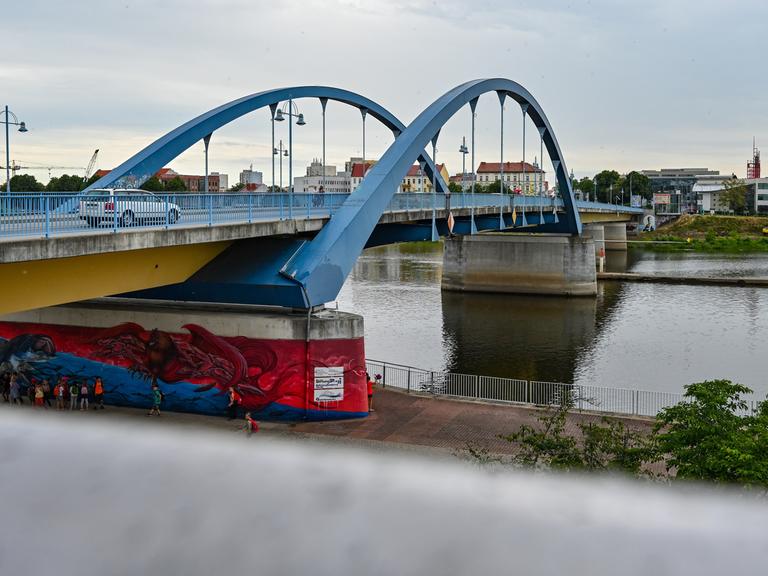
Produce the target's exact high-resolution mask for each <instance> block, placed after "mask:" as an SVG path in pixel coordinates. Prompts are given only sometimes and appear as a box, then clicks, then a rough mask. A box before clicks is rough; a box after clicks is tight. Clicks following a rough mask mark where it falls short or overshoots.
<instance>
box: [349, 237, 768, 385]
mask: <svg viewBox="0 0 768 576" xmlns="http://www.w3.org/2000/svg"><path fill="white" fill-rule="evenodd" d="M608 270H611V271H630V272H654V273H659V274H669V273H674V274H690V275H704V276H762V277H768V255H766V254H760V255H738V256H730V255H727V256H723V255H712V254H700V253H682V254H681V253H654V252H646V251H642V250H630V251H629V252H628V253H621V252H618V253H614V252H609V253H608ZM441 271H442V244H429V243H419V244H400V245H393V246H385V247H380V248H373V249H369V250H366V251H365V252H364V253H363V254H362V255H361V257H360V258H359V260H358V262H357V264H356V266H355V268H354V270H353V272H352V274H351V275H350V276H349V278H348V279H347V282H346V283H345V285H344V287H343V289H342V291H341V293H340V295H339V298H338V304H339V307H340V308H341V309H343V310H346V311H349V312H355V313H358V314H362V315H363V316H364V317H365V337H366V355H367V356H368V358H374V359H377V360H385V361H389V362H396V363H400V364H407V365H411V366H416V367H420V368H427V369H431V370H449V371H452V372H461V373H467V374H481V375H488V376H502V377H509V378H521V379H527V380H543V381H551V382H567V383H575V384H592V385H596V386H607V387H616V388H633V389H640V390H659V391H669V392H679V391H681V390H682V387H683V385H685V384H689V383H691V382H699V381H702V380H708V379H714V378H727V379H730V380H733V381H735V382H740V383H742V384H745V385H747V386H749V387H750V388H753V389H754V390H755V391H756V392H757V393H759V394H760V395H761V396H764V395H765V394H766V393H768V381H767V380H766V378H765V374H764V369H765V364H764V360H765V359H764V358H763V357H762V355H763V354H766V352H768V350H767V349H766V342H768V314H767V312H768V289H766V288H750V287H719V286H684V285H664V284H634V283H620V282H601V283H599V284H598V296H597V298H559V297H550V296H541V297H537V296H510V295H500V294H462V293H455V292H441V290H440V275H441Z"/></svg>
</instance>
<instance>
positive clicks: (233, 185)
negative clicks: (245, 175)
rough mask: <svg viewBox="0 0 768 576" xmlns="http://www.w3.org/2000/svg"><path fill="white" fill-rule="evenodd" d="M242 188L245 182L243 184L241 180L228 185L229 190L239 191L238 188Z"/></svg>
mask: <svg viewBox="0 0 768 576" xmlns="http://www.w3.org/2000/svg"><path fill="white" fill-rule="evenodd" d="M243 188H245V184H243V183H242V182H237V183H236V184H232V186H230V187H229V191H230V192H240V190H242V189H243Z"/></svg>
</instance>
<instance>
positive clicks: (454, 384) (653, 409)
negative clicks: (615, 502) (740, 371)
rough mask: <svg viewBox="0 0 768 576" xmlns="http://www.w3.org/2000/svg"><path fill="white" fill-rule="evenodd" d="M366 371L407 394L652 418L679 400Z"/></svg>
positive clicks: (376, 367)
mask: <svg viewBox="0 0 768 576" xmlns="http://www.w3.org/2000/svg"><path fill="white" fill-rule="evenodd" d="M366 365H367V370H368V373H369V374H370V375H371V376H372V377H373V375H375V374H380V375H381V385H382V386H384V387H392V388H398V389H401V390H405V391H407V392H409V393H410V392H417V393H426V394H432V395H435V396H454V397H459V398H469V399H473V400H481V401H483V400H484V401H493V402H511V403H518V404H530V405H535V406H549V405H553V404H561V403H562V402H563V401H564V400H565V399H566V398H570V399H572V400H573V402H574V405H575V408H577V409H579V410H587V411H594V412H611V413H615V414H627V415H635V416H655V415H656V414H658V412H659V411H660V410H661V409H662V408H666V407H668V406H673V405H675V404H677V403H679V402H683V401H685V397H684V396H683V394H682V393H679V392H656V391H651V390H631V389H628V388H604V387H601V386H590V385H580V384H564V383H562V382H540V381H536V380H518V379H515V378H498V377H495V376H476V375H473V374H454V373H451V372H439V371H431V370H424V369H421V368H415V367H413V366H405V365H402V364H393V363H390V362H382V361H380V360H366ZM758 402H759V400H758V399H756V398H748V399H747V410H746V411H745V413H749V412H753V411H754V410H755V409H756V407H757V404H758Z"/></svg>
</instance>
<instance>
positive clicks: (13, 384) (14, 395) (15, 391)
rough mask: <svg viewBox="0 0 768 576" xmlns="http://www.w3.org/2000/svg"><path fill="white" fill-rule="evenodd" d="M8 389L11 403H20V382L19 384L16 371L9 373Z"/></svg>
mask: <svg viewBox="0 0 768 576" xmlns="http://www.w3.org/2000/svg"><path fill="white" fill-rule="evenodd" d="M8 391H9V394H10V397H11V404H12V405H13V404H18V405H21V384H19V376H18V374H16V372H14V373H13V374H11V380H10V382H9V384H8Z"/></svg>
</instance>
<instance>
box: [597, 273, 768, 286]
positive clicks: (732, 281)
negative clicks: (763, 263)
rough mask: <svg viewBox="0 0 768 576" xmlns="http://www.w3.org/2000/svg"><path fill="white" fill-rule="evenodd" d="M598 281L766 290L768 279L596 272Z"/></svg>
mask: <svg viewBox="0 0 768 576" xmlns="http://www.w3.org/2000/svg"><path fill="white" fill-rule="evenodd" d="M597 279H598V280H613V281H617V282H646V283H652V284H688V285H693V286H696V285H709V286H757V287H763V288H768V278H728V277H722V278H720V277H711V276H710V277H707V276H665V275H658V274H638V273H636V272H598V274H597Z"/></svg>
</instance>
